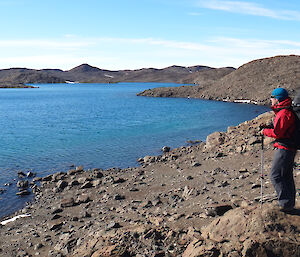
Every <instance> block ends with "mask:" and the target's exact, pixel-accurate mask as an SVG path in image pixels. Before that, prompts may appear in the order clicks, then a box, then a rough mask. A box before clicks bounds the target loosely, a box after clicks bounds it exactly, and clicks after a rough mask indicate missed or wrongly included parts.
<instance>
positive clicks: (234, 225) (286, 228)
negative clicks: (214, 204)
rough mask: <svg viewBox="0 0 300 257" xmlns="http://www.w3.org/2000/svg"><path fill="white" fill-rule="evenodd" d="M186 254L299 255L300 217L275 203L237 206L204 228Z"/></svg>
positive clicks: (248, 256)
mask: <svg viewBox="0 0 300 257" xmlns="http://www.w3.org/2000/svg"><path fill="white" fill-rule="evenodd" d="M202 237H203V240H199V239H198V240H195V241H193V242H192V243H191V244H190V245H189V246H188V247H187V249H186V250H185V252H184V254H183V257H195V256H230V254H233V252H235V253H237V254H238V255H237V256H243V257H251V256H290V257H296V256H300V216H299V215H289V214H285V213H283V212H280V211H279V210H278V208H276V207H274V206H272V205H270V204H269V205H264V206H263V208H262V209H261V208H260V207H259V206H251V207H245V208H237V209H233V210H230V211H228V212H227V213H226V214H225V215H224V216H222V217H219V218H217V219H215V220H214V221H213V222H212V223H211V224H210V225H208V226H207V227H206V228H204V229H203V230H202Z"/></svg>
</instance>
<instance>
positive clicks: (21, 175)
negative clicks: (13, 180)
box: [18, 171, 26, 178]
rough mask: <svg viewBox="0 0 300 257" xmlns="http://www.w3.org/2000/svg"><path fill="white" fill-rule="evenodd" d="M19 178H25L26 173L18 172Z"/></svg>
mask: <svg viewBox="0 0 300 257" xmlns="http://www.w3.org/2000/svg"><path fill="white" fill-rule="evenodd" d="M18 177H19V178H25V177H26V175H25V173H24V172H23V171H19V172H18Z"/></svg>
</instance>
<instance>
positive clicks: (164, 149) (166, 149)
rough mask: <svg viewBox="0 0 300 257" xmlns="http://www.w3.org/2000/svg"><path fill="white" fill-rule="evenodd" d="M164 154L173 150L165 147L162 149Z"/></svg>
mask: <svg viewBox="0 0 300 257" xmlns="http://www.w3.org/2000/svg"><path fill="white" fill-rule="evenodd" d="M161 150H162V151H163V152H164V153H168V152H170V150H171V148H170V147H169V146H164V147H163V148H162V149H161Z"/></svg>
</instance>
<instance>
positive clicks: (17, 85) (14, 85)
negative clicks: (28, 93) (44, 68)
mask: <svg viewBox="0 0 300 257" xmlns="http://www.w3.org/2000/svg"><path fill="white" fill-rule="evenodd" d="M0 88H38V87H34V86H31V85H25V84H22V83H2V84H1V83H0Z"/></svg>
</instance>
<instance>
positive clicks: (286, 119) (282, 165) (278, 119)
mask: <svg viewBox="0 0 300 257" xmlns="http://www.w3.org/2000/svg"><path fill="white" fill-rule="evenodd" d="M271 102H272V106H271V108H272V110H273V111H274V113H275V115H276V116H275V119H274V124H273V127H271V128H268V127H267V128H264V129H263V131H262V133H263V135H265V136H267V137H272V138H275V143H274V147H275V149H276V150H275V153H274V159H273V162H272V168H271V174H270V178H271V182H272V184H273V186H274V188H275V191H276V193H277V197H278V203H279V206H280V208H281V210H282V211H284V212H289V211H292V210H293V209H294V206H295V199H296V188H295V182H294V177H293V166H294V159H295V155H296V152H297V150H296V149H294V148H293V147H291V145H290V144H289V142H290V140H291V137H292V135H293V133H294V130H295V115H294V113H293V112H292V110H291V105H292V100H291V98H290V97H289V95H288V92H287V90H286V89H284V88H276V89H275V90H273V92H272V95H271Z"/></svg>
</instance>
